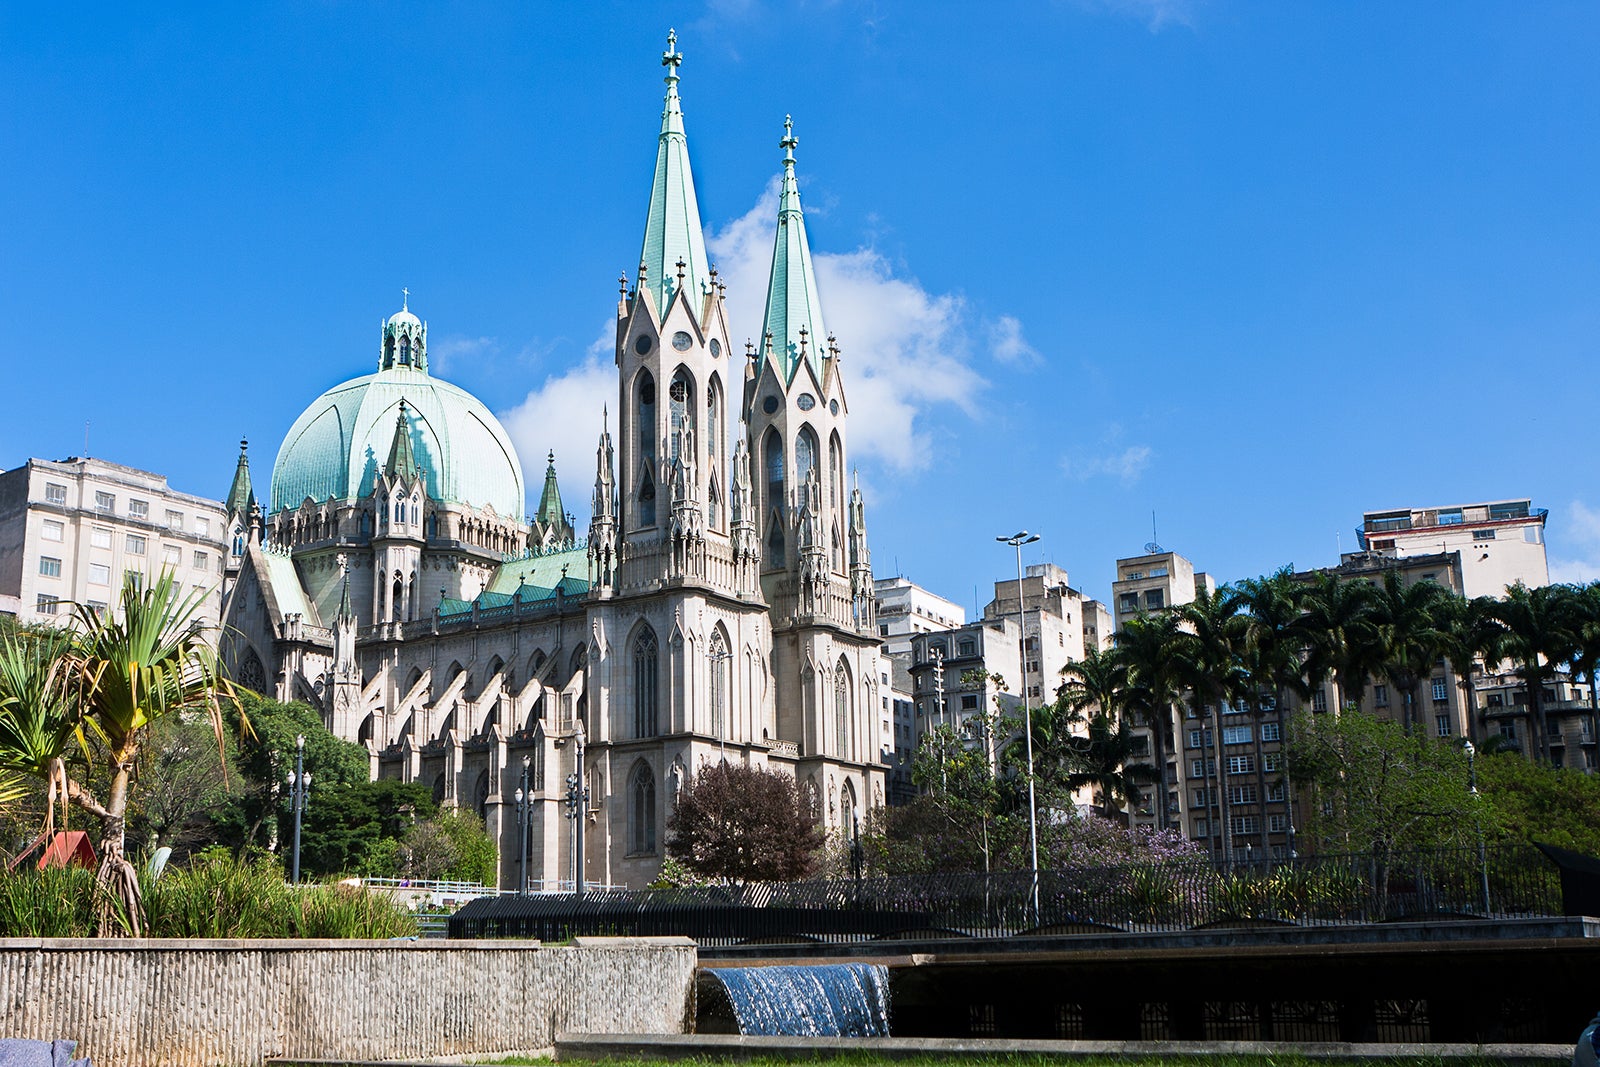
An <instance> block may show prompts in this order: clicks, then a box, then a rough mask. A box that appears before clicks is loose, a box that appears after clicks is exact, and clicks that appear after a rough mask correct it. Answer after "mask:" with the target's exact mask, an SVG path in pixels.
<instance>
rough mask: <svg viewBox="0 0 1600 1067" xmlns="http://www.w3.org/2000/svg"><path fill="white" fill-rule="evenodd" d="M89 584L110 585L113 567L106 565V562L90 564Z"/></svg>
mask: <svg viewBox="0 0 1600 1067" xmlns="http://www.w3.org/2000/svg"><path fill="white" fill-rule="evenodd" d="M89 584H90V585H110V584H111V568H110V567H108V566H106V565H105V564H104V563H91V564H89Z"/></svg>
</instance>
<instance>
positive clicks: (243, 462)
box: [227, 438, 256, 517]
mask: <svg viewBox="0 0 1600 1067" xmlns="http://www.w3.org/2000/svg"><path fill="white" fill-rule="evenodd" d="M249 452H250V442H249V441H248V440H247V439H245V438H240V439H239V465H238V466H236V467H234V468H233V485H231V486H230V487H229V488H228V501H227V503H228V515H229V517H234V516H239V517H244V516H248V515H249V514H250V505H251V504H254V503H255V502H256V494H255V491H254V490H253V489H251V488H250V455H249Z"/></svg>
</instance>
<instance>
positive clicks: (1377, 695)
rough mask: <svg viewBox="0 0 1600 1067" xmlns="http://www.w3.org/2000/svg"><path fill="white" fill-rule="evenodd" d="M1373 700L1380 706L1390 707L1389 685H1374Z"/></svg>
mask: <svg viewBox="0 0 1600 1067" xmlns="http://www.w3.org/2000/svg"><path fill="white" fill-rule="evenodd" d="M1372 702H1373V703H1374V704H1376V705H1377V706H1378V707H1380V708H1386V707H1388V706H1389V687H1388V686H1386V685H1375V686H1373V687H1372Z"/></svg>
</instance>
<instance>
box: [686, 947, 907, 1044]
mask: <svg viewBox="0 0 1600 1067" xmlns="http://www.w3.org/2000/svg"><path fill="white" fill-rule="evenodd" d="M700 996H701V1007H700V1019H701V1025H700V1029H701V1032H703V1033H716V1032H726V1033H740V1034H767V1035H776V1034H784V1035H793V1036H799V1037H834V1036H837V1037H886V1036H888V1033H889V969H888V968H887V967H884V966H882V965H881V964H868V963H835V964H824V965H819V966H815V967H715V968H706V969H705V970H704V971H702V972H701V979H700Z"/></svg>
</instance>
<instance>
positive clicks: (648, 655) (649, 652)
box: [633, 626, 661, 737]
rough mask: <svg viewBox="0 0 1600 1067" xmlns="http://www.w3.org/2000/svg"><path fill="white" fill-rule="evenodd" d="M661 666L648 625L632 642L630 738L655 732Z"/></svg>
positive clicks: (659, 698)
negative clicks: (631, 723) (631, 735)
mask: <svg viewBox="0 0 1600 1067" xmlns="http://www.w3.org/2000/svg"><path fill="white" fill-rule="evenodd" d="M660 681H661V664H660V655H659V649H658V647H657V645H656V635H655V632H654V631H653V630H651V629H650V628H649V627H648V626H646V627H644V628H642V629H641V630H640V631H639V636H638V637H635V638H634V639H633V736H635V737H654V736H656V734H657V733H658V732H659V731H658V727H659V725H660V707H661V687H660Z"/></svg>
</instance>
